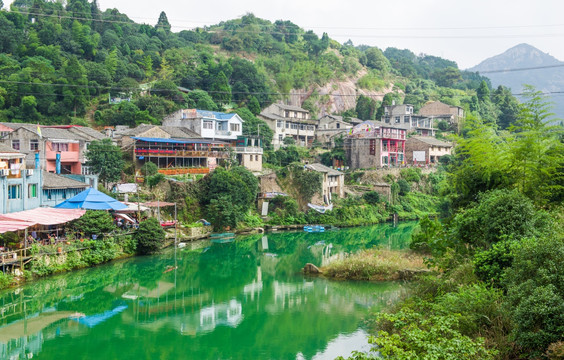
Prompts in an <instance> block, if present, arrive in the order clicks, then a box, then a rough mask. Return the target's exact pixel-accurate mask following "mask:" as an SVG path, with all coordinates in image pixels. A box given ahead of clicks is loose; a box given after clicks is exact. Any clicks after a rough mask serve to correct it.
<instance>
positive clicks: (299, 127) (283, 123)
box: [258, 104, 318, 148]
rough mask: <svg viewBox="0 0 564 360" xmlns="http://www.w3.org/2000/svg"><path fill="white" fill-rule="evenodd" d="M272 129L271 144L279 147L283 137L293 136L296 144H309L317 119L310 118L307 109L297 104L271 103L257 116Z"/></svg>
mask: <svg viewBox="0 0 564 360" xmlns="http://www.w3.org/2000/svg"><path fill="white" fill-rule="evenodd" d="M258 117H259V118H260V119H262V120H264V121H265V122H266V123H267V124H268V127H270V128H271V129H272V131H274V135H273V139H272V145H273V146H274V148H280V147H281V146H283V145H284V138H286V137H292V138H294V140H295V142H296V145H298V146H311V143H312V142H313V139H314V137H315V129H316V128H317V124H318V121H317V120H312V119H311V118H310V114H309V111H307V110H305V109H302V108H300V107H298V106H291V105H284V104H272V105H270V106H268V107H267V108H265V109H264V110H263V111H262V112H261V113H260V114H259V116H258Z"/></svg>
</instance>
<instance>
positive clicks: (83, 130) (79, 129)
mask: <svg viewBox="0 0 564 360" xmlns="http://www.w3.org/2000/svg"><path fill="white" fill-rule="evenodd" d="M69 130H70V131H71V132H75V133H79V134H86V135H87V136H89V137H91V138H92V140H102V139H104V138H105V137H106V136H105V135H104V134H102V133H101V132H99V131H98V130H95V129H92V128H90V127H87V126H74V127H71V128H70V129H69ZM42 132H43V130H42Z"/></svg>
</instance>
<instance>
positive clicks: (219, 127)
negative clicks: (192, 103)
mask: <svg viewBox="0 0 564 360" xmlns="http://www.w3.org/2000/svg"><path fill="white" fill-rule="evenodd" d="M243 123H244V121H243V119H241V117H240V116H239V115H238V114H236V113H222V112H217V111H207V110H198V109H181V110H178V111H176V112H174V113H172V114H170V115H168V116H166V117H165V118H164V119H163V122H162V125H163V126H164V127H176V128H187V129H189V130H191V131H193V132H195V133H196V134H198V136H200V137H202V138H204V139H212V140H236V139H237V137H238V136H241V135H243Z"/></svg>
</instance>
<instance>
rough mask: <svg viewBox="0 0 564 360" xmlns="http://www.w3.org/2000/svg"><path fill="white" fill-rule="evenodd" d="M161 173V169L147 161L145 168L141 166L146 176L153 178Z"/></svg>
mask: <svg viewBox="0 0 564 360" xmlns="http://www.w3.org/2000/svg"><path fill="white" fill-rule="evenodd" d="M158 172H159V168H158V167H157V165H156V164H155V163H153V162H150V161H147V162H146V163H145V164H143V166H141V173H142V174H143V175H144V176H153V175H155V174H156V173H158Z"/></svg>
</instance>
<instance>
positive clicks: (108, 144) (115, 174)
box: [84, 138, 124, 185]
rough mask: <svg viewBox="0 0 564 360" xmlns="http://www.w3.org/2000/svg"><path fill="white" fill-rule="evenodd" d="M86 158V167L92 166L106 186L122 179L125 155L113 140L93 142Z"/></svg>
mask: <svg viewBox="0 0 564 360" xmlns="http://www.w3.org/2000/svg"><path fill="white" fill-rule="evenodd" d="M84 156H85V157H86V159H87V161H86V166H90V167H91V168H92V171H93V172H94V173H95V174H98V177H99V178H100V181H102V182H103V183H104V184H106V185H107V184H108V183H109V182H116V181H118V180H119V179H120V178H121V171H122V168H123V166H124V161H123V155H122V153H121V149H120V148H119V146H116V145H113V144H112V140H111V139H109V138H108V139H102V140H95V141H92V142H91V143H90V145H89V146H88V150H87V151H86V153H85V154H84Z"/></svg>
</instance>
